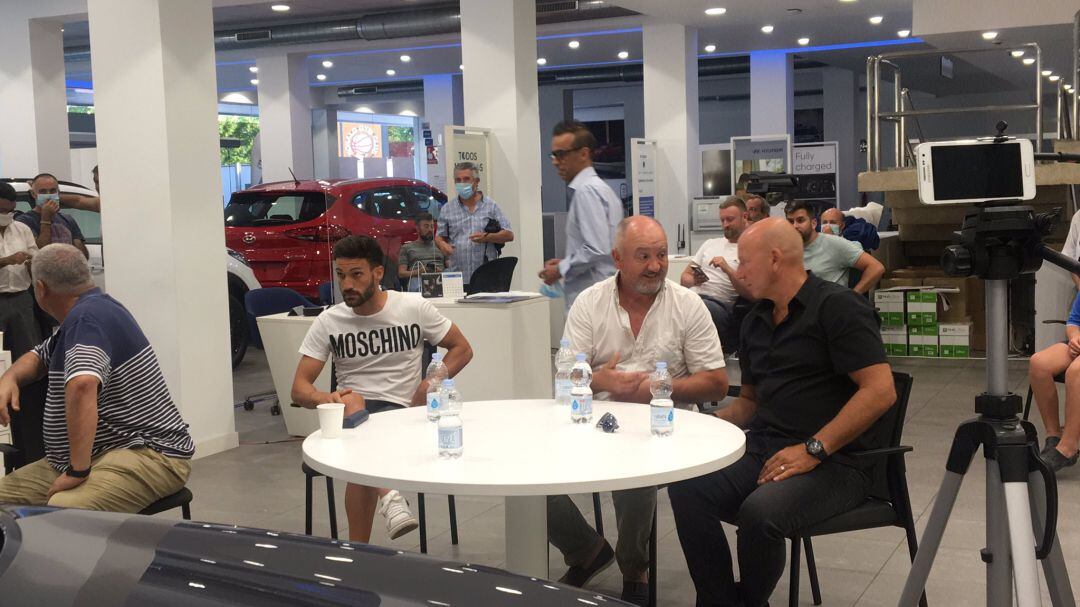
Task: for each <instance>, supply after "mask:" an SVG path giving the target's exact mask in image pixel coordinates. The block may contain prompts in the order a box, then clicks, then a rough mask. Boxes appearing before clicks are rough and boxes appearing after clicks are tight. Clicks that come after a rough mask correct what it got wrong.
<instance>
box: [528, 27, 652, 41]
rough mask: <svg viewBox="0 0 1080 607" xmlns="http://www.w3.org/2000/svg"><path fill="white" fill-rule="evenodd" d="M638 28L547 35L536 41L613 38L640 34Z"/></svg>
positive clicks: (538, 37) (539, 37)
mask: <svg viewBox="0 0 1080 607" xmlns="http://www.w3.org/2000/svg"><path fill="white" fill-rule="evenodd" d="M640 33H641V28H640V27H628V28H625V29H615V30H597V31H595V32H581V33H578V34H547V35H544V36H537V37H536V39H537V40H560V39H563V38H587V37H589V36H613V35H617V34H640Z"/></svg>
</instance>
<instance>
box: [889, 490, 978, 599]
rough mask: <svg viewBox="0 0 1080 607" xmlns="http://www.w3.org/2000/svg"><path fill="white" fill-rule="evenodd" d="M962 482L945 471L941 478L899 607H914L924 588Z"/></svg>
mask: <svg viewBox="0 0 1080 607" xmlns="http://www.w3.org/2000/svg"><path fill="white" fill-rule="evenodd" d="M962 482H964V476H963V475H962V474H957V473H956V472H949V471H948V470H946V471H945V478H944V479H943V480H942V481H941V488H940V489H938V495H937V499H935V500H934V509H933V510H931V512H930V520H929V521H927V525H926V531H924V532H923V536H922V540H921V541H920V542H919V552H918V553H917V554H916V555H915V561H914V562H912V563H911V573H910V574H908V578H907V582H905V583H904V592H903V594H901V595H900V603H899V607H915V605H918V603H919V598H920V597H922V594H923V589H925V588H926V578H927V577H928V576H929V575H930V568H931V567H933V565H934V557H935V556H937V551H938V547H940V546H941V538H942V536H943V535H944V534H945V525H946V524H947V523H948V522H949V514H951V513H952V509H953V506H954V505H956V496H957V494H958V493H959V492H960V484H961V483H962Z"/></svg>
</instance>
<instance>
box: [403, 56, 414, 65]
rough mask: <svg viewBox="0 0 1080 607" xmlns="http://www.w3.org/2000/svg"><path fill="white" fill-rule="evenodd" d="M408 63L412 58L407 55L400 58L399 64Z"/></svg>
mask: <svg viewBox="0 0 1080 607" xmlns="http://www.w3.org/2000/svg"><path fill="white" fill-rule="evenodd" d="M410 61H412V57H410V56H408V55H402V56H401V62H402V63H408V62H410Z"/></svg>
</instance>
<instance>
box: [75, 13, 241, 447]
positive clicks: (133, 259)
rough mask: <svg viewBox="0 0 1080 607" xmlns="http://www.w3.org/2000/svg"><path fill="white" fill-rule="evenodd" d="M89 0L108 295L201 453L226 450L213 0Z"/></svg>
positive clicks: (227, 375)
mask: <svg viewBox="0 0 1080 607" xmlns="http://www.w3.org/2000/svg"><path fill="white" fill-rule="evenodd" d="M87 4H88V9H89V14H90V47H91V51H92V53H93V56H94V66H93V68H94V88H95V97H96V108H95V109H96V117H97V140H98V159H99V161H100V164H101V173H102V178H101V185H102V197H103V199H104V200H105V205H104V212H103V213H102V216H101V219H102V232H103V233H104V234H106V236H105V239H104V246H105V259H107V260H108V270H107V271H108V280H109V294H110V295H112V296H113V297H115V298H116V299H118V300H119V301H120V302H121V303H123V304H124V305H125V306H127V308H128V309H129V310H131V312H132V313H133V314H134V315H135V318H136V319H137V320H138V321H139V324H140V325H141V326H142V329H143V331H144V332H145V333H146V336H147V337H148V338H149V340H150V343H151V344H152V345H153V348H154V351H155V353H156V354H157V357H158V361H159V362H160V363H161V367H162V370H163V371H164V373H165V379H166V381H167V382H168V385H169V390H170V392H171V393H172V395H173V398H174V399H175V401H176V403H177V405H178V406H179V407H180V412H181V414H182V415H183V416H184V420H185V421H187V423H188V424H190V425H191V434H192V437H193V438H194V439H195V443H196V448H197V454H198V455H199V456H205V455H209V454H211V453H216V452H218V451H223V450H225V449H230V448H232V447H235V446H236V445H237V436H236V431H235V427H234V420H233V408H232V369H231V365H230V362H231V357H230V345H229V322H228V315H229V303H228V299H227V296H226V288H225V272H224V265H225V230H224V228H223V225H222V215H221V172H220V170H219V167H218V164H219V162H218V159H219V153H218V147H219V143H218V132H217V103H216V99H217V91H216V89H217V83H216V76H215V65H214V43H213V14H212V12H211V0H187V1H185V2H175V1H173V0H88V3H87ZM133 124H137V125H139V128H132V125H133ZM147 134H152V135H153V137H152V139H153V145H148V144H147ZM132 175H138V186H137V187H131V183H130V181H128V182H127V183H126V184H125V176H127V177H130V176H132Z"/></svg>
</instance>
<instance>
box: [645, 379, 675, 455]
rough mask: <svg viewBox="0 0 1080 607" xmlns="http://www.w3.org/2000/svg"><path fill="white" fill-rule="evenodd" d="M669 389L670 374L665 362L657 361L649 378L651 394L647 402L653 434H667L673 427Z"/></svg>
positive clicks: (673, 415)
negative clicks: (650, 398)
mask: <svg viewBox="0 0 1080 607" xmlns="http://www.w3.org/2000/svg"><path fill="white" fill-rule="evenodd" d="M671 389H672V388H671V374H670V373H668V370H667V363H666V362H664V361H657V363H656V370H655V371H653V374H652V376H651V377H650V378H649V391H651V392H652V396H653V398H652V401H651V402H650V403H649V409H650V412H651V420H650V423H649V426H650V428H651V429H652V433H653V436H667V435H669V434H671V432H672V431H673V430H674V429H675V403H674V402H673V401H672V400H671Z"/></svg>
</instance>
